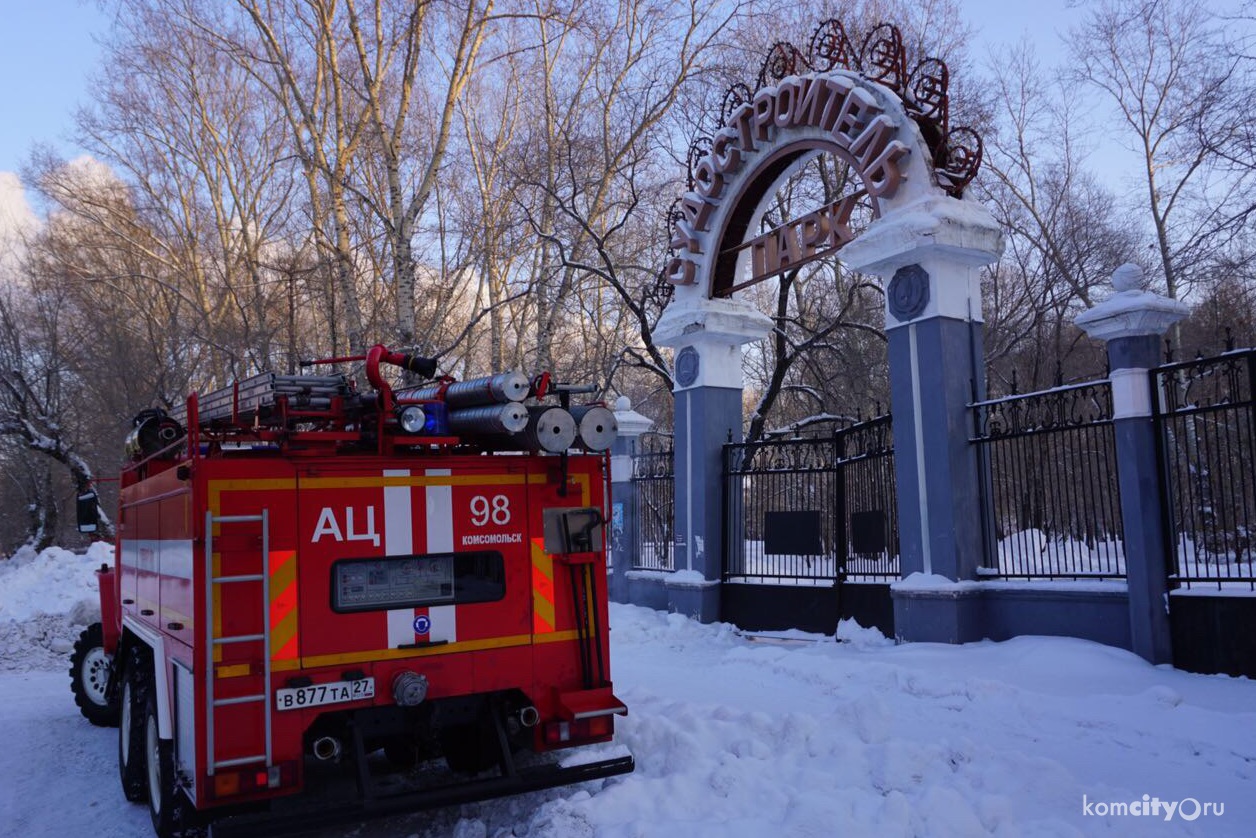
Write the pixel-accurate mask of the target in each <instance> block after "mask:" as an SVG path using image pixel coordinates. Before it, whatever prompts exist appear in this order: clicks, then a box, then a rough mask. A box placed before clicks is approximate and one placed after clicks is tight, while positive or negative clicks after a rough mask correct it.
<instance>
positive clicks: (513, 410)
mask: <svg viewBox="0 0 1256 838" xmlns="http://www.w3.org/2000/svg"><path fill="white" fill-rule="evenodd" d="M527 426H528V409H527V408H526V407H524V406H523V405H522V404H520V403H519V402H510V403H509V404H491V405H483V406H481V407H469V408H466V409H464V410H451V411H450V412H449V430H450V431H451V432H453V433H455V434H458V435H459V436H481V435H484V434H514V433H518V432H519V431H522V430H523V429H524V428H526V427H527Z"/></svg>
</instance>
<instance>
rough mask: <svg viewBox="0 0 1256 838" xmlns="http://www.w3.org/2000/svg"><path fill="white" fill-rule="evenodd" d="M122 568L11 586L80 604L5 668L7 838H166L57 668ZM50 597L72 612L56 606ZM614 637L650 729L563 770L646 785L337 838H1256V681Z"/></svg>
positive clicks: (1059, 647) (1062, 663)
mask: <svg viewBox="0 0 1256 838" xmlns="http://www.w3.org/2000/svg"><path fill="white" fill-rule="evenodd" d="M88 558H91V557H88ZM99 560H100V559H99V558H94V559H92V560H91V561H88V560H87V559H85V558H84V557H77V556H73V555H72V554H68V553H65V552H64V551H59V552H57V553H51V552H50V553H49V554H47V555H44V554H41V556H25V557H22V560H21V561H20V562H18V563H15V564H13V565H10V566H0V602H2V603H3V605H4V606H5V608H6V609H9V610H8V611H6V613H14V611H13V609H14V607H15V604H14V601H13V598H14V591H15V590H17V589H18V588H20V587H22V586H25V589H26V590H27V591H33V592H34V593H30V594H28V596H29V597H33V598H34V600H35V601H33V602H27V599H25V598H21V597H19V598H18V599H19V601H20V602H22V603H24V604H23V607H24V608H28V610H29V611H32V612H33V611H35V610H37V609H38V608H43V609H44V610H45V611H47V610H48V609H49V608H51V607H52V606H53V604H54V603H55V602H73V603H74V604H72V605H70V606H68V610H66V611H65V612H63V613H60V614H48V613H44V614H41V615H37V616H34V617H30V618H27V619H23V620H13V619H12V618H9V619H8V620H7V621H0V638H3V639H4V640H3V642H4V643H5V644H10V646H7V647H6V648H15V647H17V646H20V645H22V644H30V645H33V646H37V647H38V648H40V649H43V650H45V653H46V655H45V657H36V656H34V653H31V652H26V653H22V654H23V655H24V656H21V657H20V658H19V659H20V660H21V661H23V662H24V664H23V665H24V666H25V667H26V668H27V669H31V670H39V669H46V670H48V671H24V672H12V671H8V672H6V671H3V670H4V669H5V666H4V665H0V729H3V730H5V731H6V742H7V745H6V747H5V748H4V749H0V777H5V778H16V781H15V782H16V785H15V786H14V787H13V794H12V795H11V797H5V793H6V791H9V786H7V785H6V784H5V783H3V782H0V812H3V813H4V814H5V824H6V826H4V827H0V835H9V834H11V835H22V836H23V838H61V836H65V835H87V834H90V835H94V836H97V838H131V837H132V836H136V835H147V834H150V833H149V831H148V825H147V820H148V818H147V813H146V812H145V811H144V809H143V808H142V807H135V806H130V805H128V804H126V802H125V801H124V800H123V798H122V794H121V790H120V789H119V788H118V783H117V779H116V776H117V772H116V767H115V763H114V760H115V758H116V757H115V752H116V748H117V734H116V732H115V731H112V730H104V729H99V728H93V727H91V726H90V725H89V724H88V723H87V722H86V721H85V720H83V719H82V718H80V717H79V716H78V713H77V711H76V709H75V707H74V704H73V702H72V700H71V698H70V691H69V689H68V684H67V678H66V676H65V669H64V667H65V666H66V664H67V662H68V654H61V655H60V656H57V655H54V654H53V651H54V650H55V649H57V648H61V649H62V650H63V652H68V648H69V647H68V645H67V644H66V642H65V639H64V636H63V635H61V634H59V633H58V632H59V631H61V627H63V626H65V625H69V624H70V623H72V622H74V621H76V620H81V619H83V618H84V613H83V610H84V609H83V606H82V599H81V597H82V591H83V590H86V589H88V588H89V586H88V584H87V582H88V580H90V579H91V578H92V575H91V570H92V568H93V567H94V566H95V564H98V563H99ZM74 569H77V570H74ZM74 573H79V574H81V578H77V579H76V578H73V577H74ZM32 577H33V578H35V579H38V580H41V581H40V583H39V584H36V583H34V582H32V581H31V578H32ZM916 581H917V583H922V584H925V585H928V584H936V583H937V580H928V579H923V580H916ZM50 582H55V583H56V584H52V585H49V583H50ZM10 583H12V584H10ZM49 587H51V588H57V589H64V590H63V593H64V591H69V592H71V593H70V594H69V595H66V596H65V598H64V599H56V598H54V596H53V594H51V593H49V592H48V588H49ZM57 596H61V595H60V594H59V595H57ZM610 626H611V666H612V673H613V675H614V680H615V691H616V694H617V695H619V697H620V698H622V699H624V700H625V701H626V703H627V704H628V707H629V714H628V716H627V717H624V718H622V719H619V720H618V722H617V729H616V741H615V742H614V743H613V744H609V745H606V746H603V747H599V748H595V749H592V751H584V752H574V751H573V752H571V753H569V754H564V757H565V758H566V759H571V760H585V759H589V758H593V757H594V756H599V757H600V756H610V755H616V754H621V753H623V751H624V749H627V750H628V751H630V752H631V753H632V754H633V755H634V756H635V758H636V760H637V770H636V771H635V772H634V773H633V774H631V775H627V776H623V777H613V778H608V779H605V780H600V781H594V782H589V783H584V784H581V785H579V786H572V787H566V788H559V789H549V790H545V791H541V792H536V793H532V794H525V795H518V796H515V797H511V798H505V799H502V800H496V801H485V802H481V803H474V804H467V805H464V806H455V807H448V808H445V809H438V810H435V811H431V812H425V813H416V814H412V815H405V816H399V817H393V818H388V819H385V820H382V821H373V822H371V823H370V824H369V825H355V826H351V827H349V828H348V829H340V830H324V831H321V832H318V833H317V834H316V836H314V838H345V836H356V835H370V836H372V838H446V836H450V835H452V836H455V837H456V838H525V837H526V838H655V836H662V837H663V838H672V836H676V837H677V838H707V836H709V838H760V837H761V836H764V835H767V836H781V838H786V836H788V837H789V838H793V836H831V835H860V836H862V835H877V836H888V837H889V838H896V836H943V838H945V836H957V837H958V836H962V838H969V836H979V835H993V836H1082V835H1086V836H1089V835H1111V836H1126V835H1130V836H1133V835H1138V836H1152V838H1156V836H1172V837H1173V838H1179V836H1209V838H1215V837H1216V836H1236V838H1237V836H1244V838H1246V836H1248V835H1252V834H1256V798H1253V796H1252V794H1251V790H1252V788H1253V787H1256V683H1254V682H1252V681H1248V680H1246V679H1240V678H1227V677H1221V676H1202V675H1192V674H1189V673H1185V672H1179V671H1177V670H1174V669H1172V668H1170V667H1163V666H1162V667H1154V666H1151V665H1149V664H1147V663H1146V662H1145V661H1143V660H1141V659H1140V658H1138V657H1137V656H1135V655H1133V654H1131V653H1129V652H1125V651H1122V650H1120V649H1113V648H1110V647H1107V646H1102V645H1099V644H1097V643H1091V642H1088V641H1083V640H1074V639H1068V638H1054V637H1052V638H1047V637H1021V638H1016V639H1014V640H1010V641H1007V642H1003V643H993V642H982V643H972V644H967V645H963V646H948V645H940V644H928V643H918V644H904V645H895V644H894V643H893V642H892V641H890V640H887V639H886V638H884V637H882V636H881V635H880V634H879V633H877V632H876V631H875V630H871V629H863V628H860V627H859V626H858V625H856V624H855V623H853V622H849V621H847V622H843V623H842V624H841V625H840V626H839V628H838V631H837V634H836V636H829V637H825V636H821V635H814V634H805V633H802V632H778V633H773V634H772V635H766V636H765V635H756V636H748V635H746V634H744V633H742V632H739V631H738V630H737V629H735V628H734V627H732V626H729V625H726V624H715V625H702V624H699V623H696V622H694V621H693V620H690V619H687V618H685V617H682V616H680V615H677V614H663V613H660V612H657V611H651V610H648V609H644V608H637V607H633V606H627V605H612V606H611V613H610ZM2 653H3V654H5V655H7V654H9V653H10V652H9V651H4V652H2ZM41 654H44V653H41ZM43 664H46V665H43ZM10 668H11V667H10ZM50 754H56V755H59V756H58V757H57V758H50V757H49V755H50ZM1143 795H1148V797H1149V798H1156V799H1159V800H1161V801H1188V800H1190V799H1194V800H1195V801H1198V802H1200V803H1221V804H1224V806H1225V810H1224V815H1222V816H1216V815H1215V814H1213V815H1208V816H1200V817H1199V818H1198V819H1196V820H1193V821H1191V820H1186V819H1182V818H1176V819H1173V820H1171V821H1168V822H1166V821H1165V820H1164V819H1163V818H1152V817H1136V816H1129V815H1113V814H1111V811H1112V810H1111V809H1110V807H1109V805H1108V804H1109V803H1120V804H1122V805H1124V806H1128V804H1129V803H1130V802H1136V801H1142V800H1143ZM1096 802H1097V803H1100V804H1102V806H1101V808H1099V809H1098V810H1097V811H1096V809H1095V807H1094V805H1093V804H1095V803H1096ZM1088 805H1089V806H1090V810H1088V809H1087V806H1088ZM6 828H7V829H8V831H7V832H6Z"/></svg>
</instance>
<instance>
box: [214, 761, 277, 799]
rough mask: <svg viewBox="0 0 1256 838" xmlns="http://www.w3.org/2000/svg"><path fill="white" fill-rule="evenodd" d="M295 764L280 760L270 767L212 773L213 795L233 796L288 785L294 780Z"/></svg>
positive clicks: (221, 796)
mask: <svg viewBox="0 0 1256 838" xmlns="http://www.w3.org/2000/svg"><path fill="white" fill-rule="evenodd" d="M296 778H297V764H296V763H295V762H282V763H280V764H279V765H272V766H271V767H270V768H242V769H240V770H238V771H223V772H220V773H218V774H215V775H214V797H217V798H223V797H235V796H236V795H240V794H249V793H252V792H256V791H264V790H266V789H277V788H281V787H283V786H290V785H292V784H293V783H295V782H296Z"/></svg>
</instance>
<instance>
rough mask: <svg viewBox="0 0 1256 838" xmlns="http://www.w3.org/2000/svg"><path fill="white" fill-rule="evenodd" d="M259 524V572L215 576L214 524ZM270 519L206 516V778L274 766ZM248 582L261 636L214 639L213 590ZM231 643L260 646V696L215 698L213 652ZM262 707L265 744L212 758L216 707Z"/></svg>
mask: <svg viewBox="0 0 1256 838" xmlns="http://www.w3.org/2000/svg"><path fill="white" fill-rule="evenodd" d="M258 522H260V523H261V525H262V556H261V572H260V573H246V574H236V575H226V576H215V575H214V525H215V524H253V523H258ZM269 524H270V518H269V514H268V510H265V509H263V510H262V512H261V514H260V515H219V516H215V515H214V513H213V512H209V511H207V512H206V513H205V580H206V584H205V615H206V619H205V703H206V708H205V709H206V713H205V753H206V758H205V764H206V768H207V773H208V774H209V776H211V777H212V776H214V773H215V772H216V771H217V770H218V769H219V768H231V767H234V766H237V765H252V764H253V763H259V762H264V763H265V764H266V768H267V769H269V768H271V766H272V765H273V764H274V762H273V759H272V754H271V724H272V718H271V714H272V712H273V708H271V706H270V679H271V662H270V635H271V625H270V526H269ZM249 582H260V583H261V587H262V598H261V609H262V633H261V634H237V635H229V636H223V637H215V636H214V591H215V590H216V589H217V587H218V586H221V585H238V584H243V583H249ZM232 643H261V644H262V692H261V694H260V695H242V696H234V697H231V698H217V697H216V696H215V694H214V680H215V673H214V651H215V650H216V649H218V648H219V647H221V646H224V645H227V644H232ZM258 702H260V703H261V705H262V718H263V720H264V724H263V728H264V733H263V735H264V737H265V741H264V742H263V743H261V747H259V748H257V753H250V754H246V755H245V756H240V757H233V758H231V759H223V760H219V759H215V757H214V754H215V749H214V733H215V725H214V717H215V715H216V712H217V710H218V708H220V707H228V706H233V705H239V704H254V703H258Z"/></svg>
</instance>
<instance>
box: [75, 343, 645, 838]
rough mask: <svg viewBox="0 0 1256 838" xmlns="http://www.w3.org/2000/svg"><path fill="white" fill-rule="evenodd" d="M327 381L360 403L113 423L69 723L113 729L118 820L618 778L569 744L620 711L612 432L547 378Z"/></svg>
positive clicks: (359, 807)
mask: <svg viewBox="0 0 1256 838" xmlns="http://www.w3.org/2000/svg"><path fill="white" fill-rule="evenodd" d="M332 362H335V363H348V362H361V363H363V365H364V377H365V380H366V382H367V384H366V385H365V386H362V387H359V386H357V385H356V384H355V382H354V381H353V380H351V379H350V378H349V377H348V376H347V375H345V374H342V373H323V374H302V375H278V374H273V373H265V374H262V375H257V376H253V377H251V378H248V379H244V380H241V381H238V382H235V383H234V384H232V385H230V386H228V387H224V388H222V389H220V390H217V391H214V392H211V393H207V394H204V395H198V394H193V395H191V396H189V397H188V399H187V402H186V406H185V407H184V409H183V410H181V411H179V412H178V413H177V414H175V415H168V414H166V413H165V412H163V411H161V410H146V411H144V412H142V413H141V414H139V416H137V417H136V419H135V422H134V428H133V430H132V433H131V435H130V437H129V438H128V441H127V448H128V453H129V456H130V460H129V462H128V464H127V465H126V466H125V468H124V469H123V471H122V474H121V483H120V499H119V515H118V527H117V546H116V558H115V563H114V565H113V566H112V567H110V566H105V567H103V568H102V569H101V570H100V571H99V573H98V576H99V579H100V583H101V587H100V595H101V615H102V620H101V623H100V624H97V625H94V626H91V627H89V628H88V629H87V630H86V631H84V633H83V636H82V637H81V638H80V640H79V642H78V644H77V645H76V647H75V651H74V656H73V660H72V667H71V682H72V687H73V690H74V694H75V700H76V702H77V703H78V705H79V707H80V708H81V709H82V711H83V714H84V715H85V716H87V718H88V719H89V720H91V721H92V722H93V723H95V724H100V725H117V727H118V732H119V736H118V774H119V778H120V780H121V784H122V789H123V792H124V794H125V796H126V797H127V799H129V800H132V801H135V802H140V803H146V804H147V805H148V807H149V809H150V812H151V815H152V821H153V825H154V828H155V829H156V832H157V834H158V835H160V836H162V838H166V836H173V835H179V834H183V833H191V832H201V833H203V832H204V831H206V830H208V831H209V832H210V833H211V834H213V835H228V834H259V835H275V834H282V833H283V832H292V831H301V830H305V829H311V828H315V827H319V828H321V827H326V826H328V825H330V824H335V823H354V822H357V821H360V820H364V819H367V818H369V817H372V816H375V815H379V814H388V813H397V812H406V811H414V810H419V809H424V808H431V807H435V806H445V805H452V804H458V803H464V802H469V801H475V800H482V799H487V798H492V797H498V796H503V795H508V794H514V793H518V792H523V791H528V790H535V789H542V788H549V787H553V786H559V785H563V784H568V783H576V782H581V781H585V780H592V779H598V778H602V777H609V776H613V775H617V774H623V773H626V772H629V771H632V769H633V758H632V757H631V756H630V755H627V754H626V752H624V751H623V749H615V748H600V749H594V750H593V752H592V753H591V754H589V755H578V756H575V757H574V758H573V756H572V754H571V752H568V751H565V750H564V749H571V748H577V747H579V746H590V745H597V744H599V743H607V742H610V741H611V740H612V737H613V733H614V720H615V717H616V716H617V715H622V714H625V713H626V712H627V708H626V707H625V706H624V704H623V703H622V702H621V701H620V700H619V699H617V698H616V697H615V695H614V692H613V689H612V683H611V680H610V660H609V654H610V649H609V644H608V637H607V578H606V538H605V530H604V524H605V521H606V516H607V510H608V508H609V498H608V491H607V487H608V483H609V480H608V475H609V462H608V456H607V453H606V452H607V450H608V449H609V447H610V445H611V443H612V442H613V440H614V439H615V435H616V432H617V431H616V427H615V417H614V414H613V413H612V412H611V411H610V410H608V409H607V408H606V407H605V406H603V405H601V404H596V403H594V404H573V403H572V402H573V400H575V399H578V398H579V397H580V394H581V393H587V392H589V391H590V389H591V388H578V387H571V386H564V385H556V384H554V383H553V382H551V381H550V378H549V376H548V375H545V374H543V375H540V376H537V377H535V378H532V379H529V378H528V377H526V376H524V375H522V374H519V373H499V374H496V375H491V376H487V377H484V378H478V379H473V380H468V381H453V380H451V379H449V378H439V379H434V380H432V379H433V376H434V374H435V367H436V364H435V362H434V361H432V360H431V359H425V358H419V357H415V356H411V355H404V354H401V353H398V352H393V351H390V350H388V349H387V348H385V347H382V346H375V347H373V348H372V349H371V350H370V351H369V352H368V353H367V354H366V355H365V356H360V357H356V358H336V359H328V360H327V361H325V362H321V363H324V364H328V363H332ZM388 368H399V369H401V370H406V371H408V372H410V373H412V374H414V375H417V376H418V377H419V378H420V380H422V379H427V380H432V381H431V383H429V384H425V385H421V386H409V387H404V388H403V387H394V386H393V385H392V384H390V382H389V381H388V380H387V379H386V377H385V370H386V369H388ZM324 369H325V368H324ZM80 506H81V507H82V506H84V505H83V504H81V505H80ZM87 506H89V507H90V504H88V505H87ZM555 751H564V753H565V754H567V756H566V757H564V756H563V754H552V753H551V752H555Z"/></svg>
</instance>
